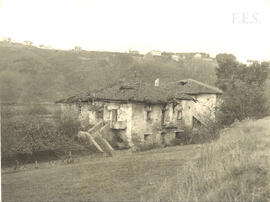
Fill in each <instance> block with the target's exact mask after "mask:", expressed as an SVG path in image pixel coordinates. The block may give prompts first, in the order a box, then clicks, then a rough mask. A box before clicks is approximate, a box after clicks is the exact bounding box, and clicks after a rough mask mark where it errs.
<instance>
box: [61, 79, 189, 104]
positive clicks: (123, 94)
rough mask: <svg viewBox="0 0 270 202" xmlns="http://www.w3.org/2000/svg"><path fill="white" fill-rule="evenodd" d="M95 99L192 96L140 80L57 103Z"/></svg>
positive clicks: (161, 100)
mask: <svg viewBox="0 0 270 202" xmlns="http://www.w3.org/2000/svg"><path fill="white" fill-rule="evenodd" d="M92 99H95V100H103V101H104V100H108V101H109V100H110V101H127V102H129V101H131V102H148V103H167V102H170V101H172V100H173V99H180V100H192V99H193V98H192V97H191V96H189V95H186V94H183V93H176V92H175V93H173V94H172V93H171V92H168V91H167V89H165V88H163V87H156V86H154V85H149V84H146V83H141V82H129V83H126V82H125V83H123V82H121V83H118V84H115V85H113V86H111V87H108V88H104V89H101V90H98V91H95V92H89V93H88V94H85V95H77V96H73V97H70V98H67V99H63V100H59V101H58V102H57V103H73V102H87V101H91V100H92Z"/></svg>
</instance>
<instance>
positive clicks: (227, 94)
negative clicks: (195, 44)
mask: <svg viewBox="0 0 270 202" xmlns="http://www.w3.org/2000/svg"><path fill="white" fill-rule="evenodd" d="M217 62H218V68H217V69H216V75H217V82H216V84H217V86H218V87H219V88H221V89H222V90H223V92H224V93H223V96H222V99H223V102H222V104H221V107H220V114H219V120H220V121H221V122H222V123H223V124H225V125H228V124H231V123H232V122H233V121H234V120H235V119H238V120H243V119H245V118H248V117H250V118H260V117H263V116H265V115H266V114H267V99H266V96H265V93H264V83H265V81H266V79H267V75H268V68H267V67H268V66H269V64H268V63H265V62H262V63H259V62H254V63H252V64H251V65H246V64H241V63H239V62H238V61H237V60H236V57H235V56H233V55H231V54H219V55H217Z"/></svg>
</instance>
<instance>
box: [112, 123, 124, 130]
mask: <svg viewBox="0 0 270 202" xmlns="http://www.w3.org/2000/svg"><path fill="white" fill-rule="evenodd" d="M110 128H111V129H116V130H124V129H126V128H127V121H111V122H110Z"/></svg>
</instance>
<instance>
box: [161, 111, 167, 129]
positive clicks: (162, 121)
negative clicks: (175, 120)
mask: <svg viewBox="0 0 270 202" xmlns="http://www.w3.org/2000/svg"><path fill="white" fill-rule="evenodd" d="M165 112H166V110H165V109H163V110H162V111H161V125H162V126H163V125H164V124H165Z"/></svg>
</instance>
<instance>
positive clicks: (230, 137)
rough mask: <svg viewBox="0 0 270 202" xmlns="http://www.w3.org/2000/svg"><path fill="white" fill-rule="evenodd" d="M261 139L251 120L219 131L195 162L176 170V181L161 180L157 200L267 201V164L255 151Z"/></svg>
mask: <svg viewBox="0 0 270 202" xmlns="http://www.w3.org/2000/svg"><path fill="white" fill-rule="evenodd" d="M263 135H265V134H264V133H263V130H261V128H260V127H258V126H256V125H255V124H254V122H253V121H251V120H246V121H243V122H242V123H235V124H234V125H233V126H232V127H231V128H229V129H226V130H223V131H222V132H221V137H220V139H219V140H218V141H215V142H212V143H208V144H205V145H203V146H202V149H201V154H200V158H198V159H197V161H196V162H190V163H188V164H186V165H184V166H183V168H181V169H179V170H180V171H181V172H178V174H177V179H171V180H170V181H169V182H168V179H165V181H164V184H166V186H165V185H164V186H162V187H161V188H160V193H161V194H159V195H158V197H157V200H161V201H163V200H165V201H267V195H268V196H269V194H270V193H269V190H268V188H267V187H268V184H267V183H268V180H267V177H268V176H269V168H268V166H269V161H268V159H267V158H265V157H264V156H263V155H262V154H261V152H260V147H259V145H260V144H261V142H260V139H261V137H263ZM268 199H269V198H268Z"/></svg>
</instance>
